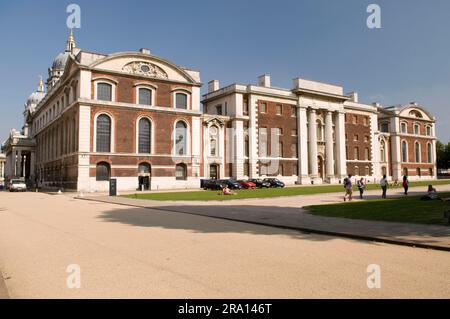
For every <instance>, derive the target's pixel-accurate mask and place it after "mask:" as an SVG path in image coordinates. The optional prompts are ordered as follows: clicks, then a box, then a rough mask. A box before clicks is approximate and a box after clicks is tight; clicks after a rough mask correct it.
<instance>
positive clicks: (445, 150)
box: [436, 141, 450, 169]
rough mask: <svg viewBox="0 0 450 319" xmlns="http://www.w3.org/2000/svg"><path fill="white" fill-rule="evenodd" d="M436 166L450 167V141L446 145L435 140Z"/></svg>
mask: <svg viewBox="0 0 450 319" xmlns="http://www.w3.org/2000/svg"><path fill="white" fill-rule="evenodd" d="M436 156H437V167H438V168H441V169H448V168H450V143H448V144H447V145H445V144H443V143H441V142H440V141H437V142H436Z"/></svg>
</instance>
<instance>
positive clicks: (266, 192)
mask: <svg viewBox="0 0 450 319" xmlns="http://www.w3.org/2000/svg"><path fill="white" fill-rule="evenodd" d="M428 184H430V182H429V181H420V182H411V183H410V187H414V186H424V191H426V189H425V187H426V186H427V185H428ZM432 184H433V185H444V184H450V180H440V181H433V182H432ZM399 187H401V186H399ZM366 189H367V190H371V189H380V187H379V186H378V184H368V185H367V188H366ZM355 190H356V187H355ZM336 192H342V193H343V192H344V187H343V186H342V185H318V186H301V187H300V186H299V187H286V188H270V189H253V190H240V191H236V193H237V195H233V196H223V195H218V193H219V192H218V191H209V190H208V191H204V190H200V191H193V192H168V193H146V194H139V193H137V194H132V195H125V196H124V197H128V198H137V199H152V200H161V201H166V200H174V201H181V200H186V201H190V200H192V201H194V200H199V201H210V200H233V199H243V198H271V197H281V196H297V195H310V194H323V193H336Z"/></svg>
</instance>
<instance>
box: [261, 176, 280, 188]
mask: <svg viewBox="0 0 450 319" xmlns="http://www.w3.org/2000/svg"><path fill="white" fill-rule="evenodd" d="M264 181H265V182H268V183H270V187H280V188H282V187H284V186H285V185H284V183H283V182H282V181H280V180H279V179H278V178H265V179H264Z"/></svg>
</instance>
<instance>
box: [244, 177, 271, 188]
mask: <svg viewBox="0 0 450 319" xmlns="http://www.w3.org/2000/svg"><path fill="white" fill-rule="evenodd" d="M249 181H250V182H252V183H253V184H255V185H256V187H258V188H269V187H271V186H272V185H271V184H270V183H269V182H266V181H263V180H262V179H260V178H254V179H250V180H249Z"/></svg>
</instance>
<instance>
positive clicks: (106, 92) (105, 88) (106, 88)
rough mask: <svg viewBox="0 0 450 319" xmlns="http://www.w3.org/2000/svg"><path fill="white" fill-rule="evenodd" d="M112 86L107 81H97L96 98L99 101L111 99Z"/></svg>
mask: <svg viewBox="0 0 450 319" xmlns="http://www.w3.org/2000/svg"><path fill="white" fill-rule="evenodd" d="M112 91H113V86H112V85H111V84H109V83H105V82H98V83H97V100H100V101H112Z"/></svg>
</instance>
